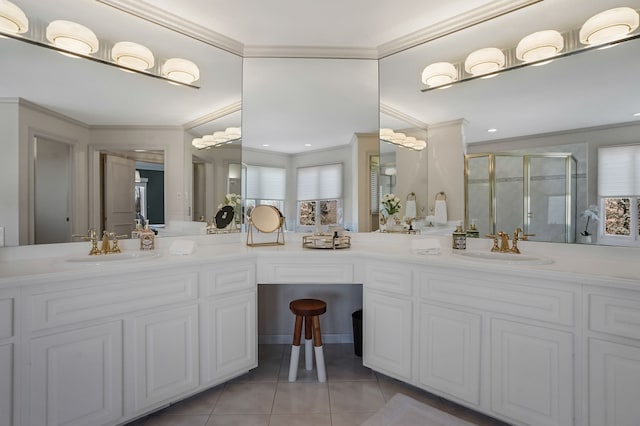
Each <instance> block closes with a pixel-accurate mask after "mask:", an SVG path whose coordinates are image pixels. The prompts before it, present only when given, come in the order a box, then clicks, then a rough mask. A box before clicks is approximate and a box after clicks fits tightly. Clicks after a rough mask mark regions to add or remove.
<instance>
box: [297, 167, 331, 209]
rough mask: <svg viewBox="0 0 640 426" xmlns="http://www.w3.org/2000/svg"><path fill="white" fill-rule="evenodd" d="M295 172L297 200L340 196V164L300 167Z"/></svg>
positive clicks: (328, 198) (325, 198)
mask: <svg viewBox="0 0 640 426" xmlns="http://www.w3.org/2000/svg"><path fill="white" fill-rule="evenodd" d="M296 172H297V178H296V183H297V186H298V201H303V200H331V199H336V198H342V164H327V165H323V166H313V167H300V168H298V169H297V171H296Z"/></svg>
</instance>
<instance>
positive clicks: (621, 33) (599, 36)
mask: <svg viewBox="0 0 640 426" xmlns="http://www.w3.org/2000/svg"><path fill="white" fill-rule="evenodd" d="M639 21H640V17H639V16H638V12H636V11H635V10H633V9H631V8H630V7H617V8H614V9H609V10H605V11H603V12H600V13H598V14H596V15H594V16H592V17H591V18H589V19H587V21H586V22H585V23H584V24H583V25H582V28H580V42H581V43H582V44H586V45H599V44H603V43H607V42H610V41H614V40H617V39H620V38H623V37H625V36H626V35H628V34H629V33H631V32H632V31H634V30H635V29H636V28H638V23H639Z"/></svg>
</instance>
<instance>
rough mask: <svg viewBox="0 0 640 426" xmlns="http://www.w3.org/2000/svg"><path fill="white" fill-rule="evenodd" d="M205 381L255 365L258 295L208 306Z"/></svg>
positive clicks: (205, 330) (235, 297)
mask: <svg viewBox="0 0 640 426" xmlns="http://www.w3.org/2000/svg"><path fill="white" fill-rule="evenodd" d="M204 318H205V319H204V321H203V333H204V339H203V345H202V346H203V351H204V353H203V357H204V359H205V362H206V364H205V370H204V371H203V381H204V382H215V381H219V379H223V378H227V377H230V376H231V375H233V374H235V373H238V372H242V371H248V370H249V369H251V368H253V367H255V366H256V352H257V351H256V335H257V332H256V293H255V292H253V291H252V292H251V293H244V294H239V295H236V296H229V297H219V298H215V299H213V300H211V301H210V302H208V303H207V304H206V305H205V313H204Z"/></svg>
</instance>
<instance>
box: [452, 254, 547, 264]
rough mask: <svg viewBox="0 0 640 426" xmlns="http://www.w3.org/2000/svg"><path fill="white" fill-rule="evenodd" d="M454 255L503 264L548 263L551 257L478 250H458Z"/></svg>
mask: <svg viewBox="0 0 640 426" xmlns="http://www.w3.org/2000/svg"><path fill="white" fill-rule="evenodd" d="M454 255H456V256H460V257H461V258H462V259H464V260H469V261H472V262H489V263H496V264H505V265H523V266H525V265H549V264H551V263H553V259H551V258H549V257H545V256H538V255H528V254H514V253H500V252H492V251H480V250H459V251H457V252H454Z"/></svg>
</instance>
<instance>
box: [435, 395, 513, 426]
mask: <svg viewBox="0 0 640 426" xmlns="http://www.w3.org/2000/svg"><path fill="white" fill-rule="evenodd" d="M441 410H442V411H444V412H447V413H449V414H451V415H453V416H456V417H458V418H459V419H462V420H465V421H467V422H470V423H473V424H475V425H478V426H509V424H508V423H504V422H502V421H500V420H498V419H494V418H493V417H489V416H486V415H484V414H481V413H478V412H476V411H473V410H471V409H469V408H466V407H463V406H461V405H458V404H456V403H454V402H451V401H446V400H445V401H443V403H442V408H441Z"/></svg>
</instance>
